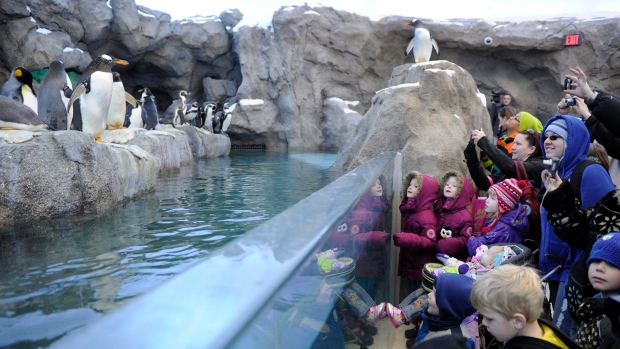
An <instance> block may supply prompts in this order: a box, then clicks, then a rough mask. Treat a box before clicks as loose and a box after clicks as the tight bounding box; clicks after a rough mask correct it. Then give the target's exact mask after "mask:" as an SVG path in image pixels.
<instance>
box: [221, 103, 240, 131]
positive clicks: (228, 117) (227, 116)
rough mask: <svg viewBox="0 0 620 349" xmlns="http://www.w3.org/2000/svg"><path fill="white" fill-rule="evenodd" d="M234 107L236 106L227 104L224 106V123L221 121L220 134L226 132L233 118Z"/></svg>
mask: <svg viewBox="0 0 620 349" xmlns="http://www.w3.org/2000/svg"><path fill="white" fill-rule="evenodd" d="M236 105H237V104H233V105H232V106H229V105H228V103H226V104H224V121H222V132H226V131H228V128H229V127H230V124H231V122H232V118H233V116H232V112H233V110H234V109H235V106H236Z"/></svg>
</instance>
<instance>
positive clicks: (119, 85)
mask: <svg viewBox="0 0 620 349" xmlns="http://www.w3.org/2000/svg"><path fill="white" fill-rule="evenodd" d="M125 101H127V102H129V104H131V105H132V106H133V107H134V108H135V107H136V99H135V98H133V96H132V95H130V94H129V93H127V92H125V87H124V86H123V82H122V81H121V74H119V73H118V72H112V100H111V101H110V109H108V117H107V125H108V129H109V130H114V129H121V128H125V126H123V124H124V123H125V111H126V109H127V107H126V106H125V104H126V103H125Z"/></svg>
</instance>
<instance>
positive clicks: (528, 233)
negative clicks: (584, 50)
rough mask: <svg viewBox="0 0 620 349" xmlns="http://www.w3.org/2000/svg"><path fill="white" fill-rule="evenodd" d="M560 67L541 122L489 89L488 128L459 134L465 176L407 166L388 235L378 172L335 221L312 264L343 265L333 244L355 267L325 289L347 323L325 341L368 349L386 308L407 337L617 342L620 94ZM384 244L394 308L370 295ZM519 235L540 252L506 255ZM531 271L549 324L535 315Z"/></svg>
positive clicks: (528, 344)
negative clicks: (552, 106) (560, 78)
mask: <svg viewBox="0 0 620 349" xmlns="http://www.w3.org/2000/svg"><path fill="white" fill-rule="evenodd" d="M566 77H567V79H570V82H569V86H570V88H569V89H567V90H565V91H564V93H566V96H565V97H563V98H562V100H561V101H560V102H559V103H558V113H557V115H556V116H554V117H552V118H551V119H549V121H548V122H547V123H546V124H545V125H544V126H543V124H542V123H541V122H540V121H539V120H538V119H537V118H536V117H535V116H533V115H532V114H530V113H528V112H526V111H517V109H515V108H514V107H512V106H511V100H512V98H511V96H510V95H509V94H508V93H503V95H500V97H501V98H499V99H498V98H495V97H496V96H495V95H494V99H495V100H496V101H495V102H496V103H493V104H492V107H491V110H490V115H491V123H492V124H493V125H494V133H495V134H493V135H492V137H487V135H485V133H484V132H483V131H482V130H472V131H471V140H470V142H469V143H468V144H467V146H466V147H465V149H464V159H465V162H466V164H467V168H468V170H469V171H468V172H469V173H467V174H464V173H459V172H458V171H452V170H451V171H447V172H446V173H445V174H444V175H443V176H442V177H441V178H439V179H438V180H437V179H435V178H433V177H431V176H429V175H427V174H423V173H420V172H417V171H412V172H410V173H408V174H407V176H406V177H405V179H404V190H403V192H402V194H401V197H402V201H401V204H400V207H399V210H400V212H401V214H402V224H401V232H399V233H396V234H393V236H392V239H390V234H388V230H387V228H388V224H387V215H388V212H389V211H390V210H391V207H390V204H389V201H388V199H387V197H386V193H385V191H384V190H383V183H382V181H383V179H382V178H380V179H377V181H376V182H375V183H374V185H373V186H372V187H371V188H370V190H369V191H368V192H367V193H366V194H365V195H364V196H363V197H362V199H361V200H360V203H359V204H358V205H357V206H356V207H355V208H354V209H353V210H352V211H351V212H350V213H349V214H348V215H347V216H346V217H344V218H343V220H342V222H341V224H339V225H338V227H339V228H338V232H336V233H334V234H333V235H332V237H331V238H330V240H329V241H328V242H326V244H325V246H326V247H329V248H330V249H329V250H327V251H326V253H327V255H328V256H331V258H327V259H326V258H325V255H321V256H322V257H321V258H318V263H319V264H320V265H321V268H322V269H321V271H322V273H324V274H329V273H330V272H332V271H333V270H345V269H346V267H345V263H344V261H345V260H344V259H341V258H339V257H338V256H340V255H341V254H342V253H345V255H346V256H348V257H349V258H351V259H352V260H353V261H355V265H356V266H355V268H354V269H351V272H350V273H351V274H354V276H353V275H351V277H350V278H348V279H347V280H346V281H345V282H343V283H342V285H341V286H342V287H341V288H340V289H338V290H337V291H336V292H333V294H332V297H334V299H337V300H338V302H335V304H336V307H335V309H336V311H337V313H338V314H339V318H340V323H341V324H342V325H343V327H346V328H347V329H348V331H345V333H344V335H343V337H342V338H340V337H338V339H337V340H336V342H338V343H340V341H341V340H342V343H344V341H346V340H351V339H352V338H350V337H354V338H353V339H354V340H356V341H358V342H359V343H362V344H364V345H370V344H372V336H373V335H375V334H376V333H377V329H376V327H375V326H374V325H376V323H377V322H378V321H379V320H380V319H381V318H383V317H388V318H389V319H390V321H391V323H392V324H393V326H394V327H399V326H401V325H403V324H406V325H410V328H409V329H408V330H407V331H405V336H406V337H407V339H409V340H408V341H407V347H411V346H414V345H415V346H416V347H420V348H423V347H427V346H428V347H431V345H433V346H435V347H442V348H443V347H453V348H457V347H463V348H475V349H478V348H480V341H479V336H480V334H479V323H481V324H482V325H483V326H485V328H486V331H488V332H489V333H490V334H492V335H493V336H494V337H495V338H496V339H497V340H498V341H499V342H502V343H503V346H504V347H505V348H612V347H618V348H620V342H619V341H620V318H619V316H618V314H619V310H620V304H619V302H620V233H618V231H620V223H619V222H618V220H619V217H616V216H615V215H616V214H617V212H618V210H617V208H618V207H619V206H620V204H618V199H617V194H616V188H615V186H614V184H613V181H612V179H611V177H610V175H609V172H610V160H609V158H608V156H609V155H611V156H612V157H618V156H620V152H619V150H620V147H619V145H620V100H619V99H618V98H617V97H616V96H614V95H612V94H610V93H607V92H604V91H593V90H592V89H591V88H590V87H589V85H588V83H587V77H586V75H585V73H584V72H583V71H582V70H581V69H580V68H579V67H576V68H574V69H570V74H568V75H566ZM500 101H501V102H500ZM608 154H609V155H608ZM468 177H469V178H471V181H470V180H469V179H468ZM472 182H473V183H472ZM480 192H486V199H485V200H484V219H482V220H481V221H480V222H478V221H476V220H475V219H474V218H475V217H474V215H473V214H472V206H473V202H474V201H475V200H479V198H478V193H480ZM390 240H392V242H393V245H394V246H397V247H399V248H400V252H399V257H398V275H399V276H400V277H401V280H402V281H401V282H404V283H406V287H404V289H405V290H406V291H407V292H406V297H404V299H403V300H402V301H401V303H400V304H399V305H398V306H396V305H392V304H390V303H378V304H377V303H375V301H374V299H375V298H376V297H375V296H376V295H375V292H376V285H377V280H379V279H380V278H381V277H382V276H384V275H385V273H386V271H387V264H388V262H387V251H388V247H389V244H390V242H391V241H390ZM522 244H523V245H525V244H528V246H531V247H532V250H536V251H538V253H537V254H535V256H537V257H536V258H535V259H534V260H532V261H531V264H530V265H528V266H523V265H515V264H513V263H511V260H512V258H513V257H515V256H517V255H518V254H519V252H518V251H517V250H516V249H514V248H513V247H514V246H521V245H522ZM511 246H513V247H511ZM345 251H346V252H345ZM438 262H439V263H438ZM541 277H544V279H545V281H546V283H547V284H548V287H549V290H548V291H549V299H548V301H549V302H550V303H551V305H552V307H553V308H552V309H553V317H552V318H551V319H549V320H550V321H547V320H545V319H543V318H542V317H541V316H542V313H543V302H544V300H545V299H546V296H545V294H544V292H543V288H542V280H541ZM401 289H403V288H401ZM347 335H348V336H349V337H347ZM336 342H334V341H333V340H332V341H327V342H326V341H323V342H316V343H315V346H314V347H315V348H321V347H325V343H329V346H328V347H330V348H337V347H340V344H335V343H336ZM342 347H344V344H342Z"/></svg>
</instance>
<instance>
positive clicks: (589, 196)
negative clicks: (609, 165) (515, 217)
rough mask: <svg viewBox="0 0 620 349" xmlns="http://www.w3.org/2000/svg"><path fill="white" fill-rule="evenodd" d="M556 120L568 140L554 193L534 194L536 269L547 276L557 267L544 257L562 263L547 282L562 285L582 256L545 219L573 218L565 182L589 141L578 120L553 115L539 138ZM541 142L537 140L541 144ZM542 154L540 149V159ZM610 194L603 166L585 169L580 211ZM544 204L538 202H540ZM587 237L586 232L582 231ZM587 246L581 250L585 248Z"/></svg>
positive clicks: (571, 199)
mask: <svg viewBox="0 0 620 349" xmlns="http://www.w3.org/2000/svg"><path fill="white" fill-rule="evenodd" d="M557 119H564V120H565V121H566V126H567V130H568V136H567V139H566V140H565V142H566V144H567V145H568V146H567V147H566V150H565V151H564V156H563V157H562V161H561V162H560V166H559V169H558V175H559V176H560V178H562V180H563V183H562V184H561V185H560V187H558V188H557V189H556V190H553V191H550V192H547V193H545V188H544V186H543V188H542V189H541V190H540V192H539V193H538V197H539V200H540V201H541V206H540V221H541V230H542V239H541V241H540V256H539V269H540V271H541V273H542V274H543V275H545V274H547V273H549V272H550V271H551V270H553V268H555V267H556V266H557V265H559V262H558V261H556V260H555V259H554V258H545V255H547V254H551V255H554V256H556V257H558V258H560V260H562V261H564V267H563V268H562V269H560V271H559V272H556V273H553V274H552V275H551V276H550V277H549V280H555V281H562V282H566V281H567V280H568V273H569V270H570V268H571V267H572V265H573V264H574V263H575V261H576V260H577V258H578V257H580V256H581V254H583V251H579V250H577V249H576V248H574V247H570V246H569V245H568V244H567V243H565V242H563V241H562V240H561V239H560V238H559V237H558V235H556V233H555V230H554V227H553V225H552V224H551V222H550V220H549V219H548V218H547V214H548V212H549V213H551V214H556V215H557V214H560V215H562V216H563V217H566V218H569V219H571V218H573V217H574V213H573V211H574V209H575V207H574V206H575V205H574V203H575V196H574V193H573V192H572V189H571V188H570V183H569V179H570V177H571V174H572V173H573V170H574V169H575V167H576V166H577V164H579V163H580V162H581V161H583V160H586V159H587V158H588V157H587V155H586V154H587V152H588V149H590V137H589V134H588V130H587V129H586V127H585V126H584V124H583V122H581V120H579V119H577V118H575V117H573V116H568V115H556V116H554V117H553V118H551V119H549V121H548V122H547V124H546V125H545V129H544V130H543V133H542V135H541V137H544V134H545V132H546V129H547V126H548V125H550V124H551V123H552V122H553V121H555V120H557ZM542 142H543V140H542V138H541V143H542ZM544 155H545V150H544V148H543V156H544ZM612 190H614V184H613V182H612V181H611V177H609V174H608V173H607V171H605V169H604V168H603V166H601V165H598V164H593V165H590V166H588V167H586V168H585V170H584V171H583V175H582V180H581V206H582V207H581V208H580V209H588V208H591V207H592V206H594V204H596V203H597V202H598V201H599V200H600V199H601V198H602V197H603V196H605V195H606V194H607V193H609V192H610V191H612ZM543 197H544V200H541V199H543ZM583 233H584V234H587V230H584V232H583ZM587 247H588V246H583V248H587Z"/></svg>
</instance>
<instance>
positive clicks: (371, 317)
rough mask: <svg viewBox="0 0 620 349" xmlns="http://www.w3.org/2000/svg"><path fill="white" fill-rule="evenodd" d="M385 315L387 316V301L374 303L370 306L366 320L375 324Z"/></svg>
mask: <svg viewBox="0 0 620 349" xmlns="http://www.w3.org/2000/svg"><path fill="white" fill-rule="evenodd" d="M388 304H389V303H388ZM384 316H385V303H381V304H378V305H373V306H372V307H370V309H368V312H367V313H366V315H365V316H364V321H366V323H369V324H371V325H372V326H374V325H376V324H377V322H379V320H381V319H382V318H383V317H384Z"/></svg>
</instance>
